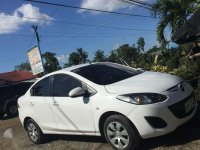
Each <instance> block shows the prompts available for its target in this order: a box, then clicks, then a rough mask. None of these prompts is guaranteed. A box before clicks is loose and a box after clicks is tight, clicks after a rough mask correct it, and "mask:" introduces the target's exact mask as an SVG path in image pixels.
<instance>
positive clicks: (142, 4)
mask: <svg viewBox="0 0 200 150" xmlns="http://www.w3.org/2000/svg"><path fill="white" fill-rule="evenodd" d="M119 1H121V2H125V3H128V4H132V5H135V6H138V7H142V8H145V9H151V7H150V4H146V3H143V2H141V1H135V0H119Z"/></svg>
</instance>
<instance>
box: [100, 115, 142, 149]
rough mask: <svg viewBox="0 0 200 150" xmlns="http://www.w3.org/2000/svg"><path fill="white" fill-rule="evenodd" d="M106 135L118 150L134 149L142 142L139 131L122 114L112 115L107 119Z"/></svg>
mask: <svg viewBox="0 0 200 150" xmlns="http://www.w3.org/2000/svg"><path fill="white" fill-rule="evenodd" d="M104 135H105V138H106V140H107V141H108V142H109V143H110V144H111V145H112V147H113V148H114V149H116V150H134V149H136V148H137V147H138V145H139V142H140V136H139V133H138V132H137V130H136V129H135V128H134V127H132V126H131V123H130V121H129V120H128V119H127V118H126V117H124V116H122V115H112V116H110V117H108V118H107V119H106V121H105V123H104Z"/></svg>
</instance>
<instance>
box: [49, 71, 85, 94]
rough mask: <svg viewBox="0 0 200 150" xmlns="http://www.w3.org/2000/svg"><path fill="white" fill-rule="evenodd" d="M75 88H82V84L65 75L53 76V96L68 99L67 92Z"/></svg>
mask: <svg viewBox="0 0 200 150" xmlns="http://www.w3.org/2000/svg"><path fill="white" fill-rule="evenodd" d="M76 87H82V83H81V81H79V80H77V79H76V78H74V77H72V76H69V75H66V74H58V75H54V76H53V96H58V97H68V96H69V92H70V91H71V90H72V89H74V88H76Z"/></svg>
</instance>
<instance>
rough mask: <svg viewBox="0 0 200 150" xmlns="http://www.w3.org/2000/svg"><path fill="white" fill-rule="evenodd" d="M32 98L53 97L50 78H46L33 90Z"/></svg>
mask: <svg viewBox="0 0 200 150" xmlns="http://www.w3.org/2000/svg"><path fill="white" fill-rule="evenodd" d="M32 91H33V92H32V96H51V92H50V77H47V78H44V79H42V80H41V81H39V82H38V83H36V84H35V85H34V86H33V88H32Z"/></svg>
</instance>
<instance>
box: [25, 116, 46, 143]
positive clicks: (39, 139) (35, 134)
mask: <svg viewBox="0 0 200 150" xmlns="http://www.w3.org/2000/svg"><path fill="white" fill-rule="evenodd" d="M26 131H27V134H28V136H29V138H30V140H31V141H32V142H33V143H35V144H42V143H44V141H45V135H44V134H43V133H42V130H41V129H40V127H39V126H38V125H37V123H36V122H35V121H34V120H33V119H29V120H28V121H27V123H26Z"/></svg>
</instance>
